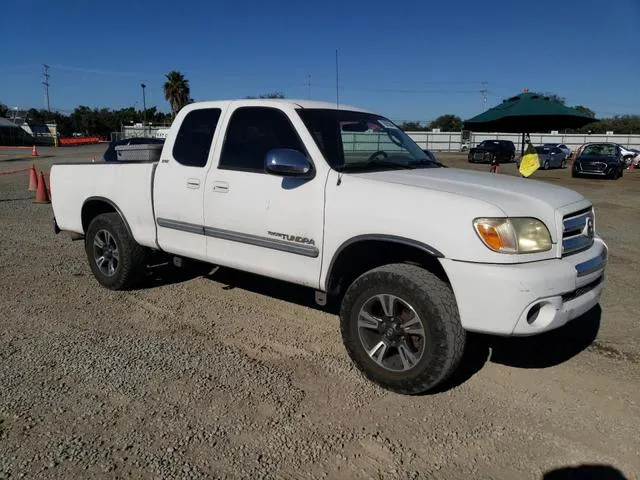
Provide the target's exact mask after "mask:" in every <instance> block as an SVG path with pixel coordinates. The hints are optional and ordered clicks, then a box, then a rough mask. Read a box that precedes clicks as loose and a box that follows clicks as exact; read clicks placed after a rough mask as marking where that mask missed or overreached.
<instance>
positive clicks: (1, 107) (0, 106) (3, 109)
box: [0, 102, 9, 117]
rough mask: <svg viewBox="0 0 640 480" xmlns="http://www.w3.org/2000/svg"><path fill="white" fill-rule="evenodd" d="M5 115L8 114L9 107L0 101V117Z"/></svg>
mask: <svg viewBox="0 0 640 480" xmlns="http://www.w3.org/2000/svg"><path fill="white" fill-rule="evenodd" d="M7 115H9V107H7V106H6V105H5V104H4V103H2V102H0V117H6V116H7Z"/></svg>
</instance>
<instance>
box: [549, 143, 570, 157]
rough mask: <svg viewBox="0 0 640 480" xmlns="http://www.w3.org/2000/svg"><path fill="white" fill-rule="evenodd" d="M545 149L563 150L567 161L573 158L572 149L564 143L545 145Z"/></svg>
mask: <svg viewBox="0 0 640 480" xmlns="http://www.w3.org/2000/svg"><path fill="white" fill-rule="evenodd" d="M542 146H543V147H549V148H552V147H558V148H559V149H560V150H562V151H563V152H564V153H565V157H564V158H565V159H567V158H569V157H571V149H570V148H569V147H567V146H566V145H565V144H564V143H545V144H543V145H542Z"/></svg>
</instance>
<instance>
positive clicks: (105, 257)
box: [85, 212, 148, 290]
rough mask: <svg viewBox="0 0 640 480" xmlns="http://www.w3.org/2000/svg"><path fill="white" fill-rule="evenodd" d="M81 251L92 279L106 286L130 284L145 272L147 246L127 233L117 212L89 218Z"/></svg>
mask: <svg viewBox="0 0 640 480" xmlns="http://www.w3.org/2000/svg"><path fill="white" fill-rule="evenodd" d="M85 251H86V253H87V259H88V260H89V266H90V267H91V271H92V272H93V275H94V276H95V277H96V280H98V283H100V284H101V285H102V286H103V287H106V288H109V289H110V290H125V289H129V288H131V287H134V286H135V285H137V284H138V283H140V281H141V280H142V279H143V277H144V275H145V272H146V265H147V256H148V250H147V249H146V248H145V247H142V246H140V245H138V244H137V243H136V241H135V240H134V239H133V237H131V235H129V232H128V231H127V228H126V226H125V224H124V222H123V221H122V218H121V217H120V215H119V214H117V213H114V212H112V213H103V214H102V215H98V216H97V217H95V218H94V219H93V220H92V221H91V223H90V224H89V227H88V228H87V233H86V236H85Z"/></svg>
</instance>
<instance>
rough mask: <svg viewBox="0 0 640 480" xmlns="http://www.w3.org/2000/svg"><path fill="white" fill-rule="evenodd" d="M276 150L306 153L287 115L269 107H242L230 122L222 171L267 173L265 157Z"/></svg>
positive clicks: (223, 150)
mask: <svg viewBox="0 0 640 480" xmlns="http://www.w3.org/2000/svg"><path fill="white" fill-rule="evenodd" d="M274 148H292V149H295V150H298V151H300V152H303V153H305V151H306V150H305V149H304V147H303V145H302V141H301V140H300V138H299V137H298V134H297V133H296V131H295V129H294V127H293V125H292V124H291V122H290V121H289V119H288V118H287V116H286V115H285V113H284V112H282V111H280V110H278V109H276V108H269V107H240V108H238V109H237V110H236V111H234V112H233V115H232V116H231V120H229V126H228V127H227V134H226V138H225V140H224V145H223V147H222V154H221V155H220V165H219V168H222V169H227V170H244V171H252V172H264V159H265V156H266V155H267V153H268V152H269V150H272V149H274Z"/></svg>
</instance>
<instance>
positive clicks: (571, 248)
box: [562, 208, 593, 256]
mask: <svg viewBox="0 0 640 480" xmlns="http://www.w3.org/2000/svg"><path fill="white" fill-rule="evenodd" d="M589 221H591V224H593V209H591V208H589V209H586V210H581V211H579V212H575V213H572V214H569V215H566V216H565V217H564V218H563V219H562V256H565V255H571V254H572V253H578V252H581V251H583V250H586V249H587V248H589V247H591V245H593V230H592V231H591V232H589V229H588V228H587V225H588V222H589Z"/></svg>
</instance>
